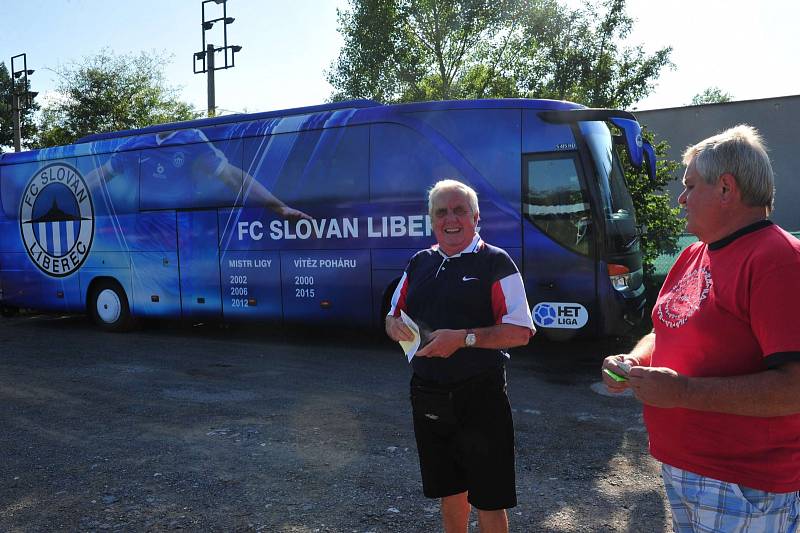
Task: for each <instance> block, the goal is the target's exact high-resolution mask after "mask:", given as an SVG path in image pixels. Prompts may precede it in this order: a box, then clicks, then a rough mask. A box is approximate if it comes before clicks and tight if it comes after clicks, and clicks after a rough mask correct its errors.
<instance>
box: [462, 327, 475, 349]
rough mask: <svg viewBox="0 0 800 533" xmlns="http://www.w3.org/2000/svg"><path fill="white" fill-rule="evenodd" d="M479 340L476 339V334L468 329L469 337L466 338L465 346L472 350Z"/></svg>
mask: <svg viewBox="0 0 800 533" xmlns="http://www.w3.org/2000/svg"><path fill="white" fill-rule="evenodd" d="M477 340H478V339H477V338H476V337H475V332H474V331H472V330H471V329H468V330H467V336H466V337H464V346H466V347H467V348H471V347H472V346H475V342H477Z"/></svg>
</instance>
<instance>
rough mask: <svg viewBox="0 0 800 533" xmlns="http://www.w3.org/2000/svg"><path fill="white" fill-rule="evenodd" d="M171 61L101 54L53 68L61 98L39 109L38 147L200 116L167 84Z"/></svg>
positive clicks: (150, 55) (142, 55)
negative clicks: (166, 77) (96, 134)
mask: <svg viewBox="0 0 800 533" xmlns="http://www.w3.org/2000/svg"><path fill="white" fill-rule="evenodd" d="M168 64H169V58H166V57H163V56H160V55H158V54H155V53H145V52H141V53H140V54H138V55H133V54H132V55H114V54H113V52H111V51H109V50H102V51H101V52H100V53H98V54H97V55H96V56H93V57H88V58H85V59H84V60H83V62H82V63H75V64H70V65H68V66H66V67H62V68H60V69H57V70H56V72H57V74H58V76H59V78H60V80H59V85H58V88H57V92H58V93H59V96H58V97H57V98H55V99H53V101H52V102H51V103H48V104H47V105H46V106H45V107H44V109H43V110H42V113H41V116H40V120H39V136H38V139H37V140H38V145H39V146H41V147H45V146H54V145H60V144H68V143H71V142H74V141H75V140H77V139H78V138H80V137H83V136H85V135H89V134H93V133H104V132H109V131H117V130H124V129H131V128H142V127H145V126H150V125H153V124H162V123H165V122H173V121H180V120H190V119H193V118H197V117H198V116H200V114H199V113H197V112H195V111H193V110H192V107H191V106H190V105H189V104H187V103H185V102H182V101H180V100H179V99H178V97H177V94H178V89H177V88H174V87H171V86H169V85H168V84H167V83H166V81H165V75H164V69H165V68H166V66H167V65H168Z"/></svg>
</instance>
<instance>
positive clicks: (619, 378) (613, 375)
mask: <svg viewBox="0 0 800 533" xmlns="http://www.w3.org/2000/svg"><path fill="white" fill-rule="evenodd" d="M603 372H605V373H606V374H608V375H609V377H611V379H613V380H614V381H628V378H626V377H625V376H620V375H619V374H617V373H616V372H612V371H611V370H609V369H607V368H604V369H603Z"/></svg>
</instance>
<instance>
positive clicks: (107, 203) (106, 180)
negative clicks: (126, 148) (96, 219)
mask: <svg viewBox="0 0 800 533" xmlns="http://www.w3.org/2000/svg"><path fill="white" fill-rule="evenodd" d="M77 166H78V171H79V172H80V173H81V174H82V175H83V177H84V179H86V185H87V186H88V187H89V189H90V191H91V193H92V201H93V203H94V209H95V215H96V216H103V215H124V214H129V213H136V212H138V211H139V152H138V151H130V152H114V153H110V154H109V153H106V154H97V155H92V156H82V157H78V158H77Z"/></svg>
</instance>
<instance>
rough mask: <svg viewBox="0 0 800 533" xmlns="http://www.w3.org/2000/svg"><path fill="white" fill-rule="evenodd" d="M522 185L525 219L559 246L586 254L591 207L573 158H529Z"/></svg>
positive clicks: (589, 234) (588, 242)
mask: <svg viewBox="0 0 800 533" xmlns="http://www.w3.org/2000/svg"><path fill="white" fill-rule="evenodd" d="M525 185H526V194H525V196H524V200H523V206H522V209H523V213H524V214H525V216H526V218H527V219H528V220H530V221H531V222H533V224H534V225H536V227H537V228H539V229H541V230H542V231H543V232H544V233H545V234H546V235H548V236H549V237H550V238H552V239H553V240H555V241H556V242H558V243H559V244H561V245H562V246H565V247H566V248H569V249H570V250H573V251H575V252H578V253H580V254H583V255H589V253H590V252H591V250H592V248H591V245H590V240H591V237H592V232H591V231H590V229H589V225H590V221H591V210H590V209H591V208H590V204H589V200H588V196H587V194H586V191H585V190H584V189H583V188H582V187H581V181H580V179H579V177H578V170H577V166H576V163H575V158H574V157H572V156H567V157H563V156H562V157H554V158H549V159H543V158H536V159H528V160H527V161H526V164H525Z"/></svg>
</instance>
